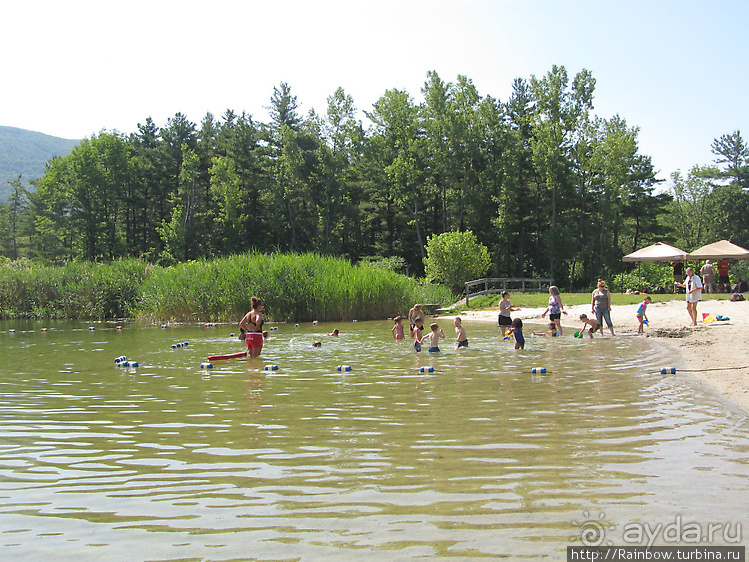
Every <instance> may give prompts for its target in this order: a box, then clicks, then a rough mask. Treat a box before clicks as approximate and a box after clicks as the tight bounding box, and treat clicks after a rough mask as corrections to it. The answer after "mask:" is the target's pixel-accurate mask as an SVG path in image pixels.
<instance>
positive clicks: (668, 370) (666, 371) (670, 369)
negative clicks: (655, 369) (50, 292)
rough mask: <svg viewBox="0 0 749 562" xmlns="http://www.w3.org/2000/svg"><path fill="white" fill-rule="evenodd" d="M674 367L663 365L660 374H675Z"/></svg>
mask: <svg viewBox="0 0 749 562" xmlns="http://www.w3.org/2000/svg"><path fill="white" fill-rule="evenodd" d="M675 374H676V367H663V368H662V369H661V375H675Z"/></svg>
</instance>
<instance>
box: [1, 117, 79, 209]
mask: <svg viewBox="0 0 749 562" xmlns="http://www.w3.org/2000/svg"><path fill="white" fill-rule="evenodd" d="M79 142H80V140H71V139H61V138H59V137H53V136H50V135H45V134H44V133H36V132H34V131H27V130H25V129H17V128H16V127H4V126H0V201H2V202H5V201H7V200H8V197H9V196H10V195H11V194H12V193H13V188H12V187H11V186H10V184H9V183H8V182H9V181H14V180H17V179H18V176H19V175H21V176H22V177H21V181H22V182H23V185H24V187H26V188H27V189H28V188H29V181H30V180H32V179H38V178H40V177H42V175H43V174H44V166H45V164H47V162H49V161H50V160H52V158H54V157H55V156H66V155H68V154H69V153H70V151H71V150H72V149H73V147H74V146H76V145H77V144H78V143H79Z"/></svg>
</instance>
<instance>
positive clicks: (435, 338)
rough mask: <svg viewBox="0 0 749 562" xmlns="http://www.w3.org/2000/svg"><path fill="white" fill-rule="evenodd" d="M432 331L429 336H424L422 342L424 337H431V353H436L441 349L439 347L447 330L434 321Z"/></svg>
mask: <svg viewBox="0 0 749 562" xmlns="http://www.w3.org/2000/svg"><path fill="white" fill-rule="evenodd" d="M429 327H430V328H431V330H432V331H431V332H430V333H429V335H428V336H424V338H422V343H423V340H424V339H427V338H428V339H429V353H435V352H437V351H439V350H440V348H439V342H440V339H441V338H444V337H446V336H445V332H443V331H442V328H440V327H439V326H438V325H437V323H436V322H434V323H433V324H432V325H431V326H429Z"/></svg>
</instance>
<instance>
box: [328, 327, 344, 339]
mask: <svg viewBox="0 0 749 562" xmlns="http://www.w3.org/2000/svg"><path fill="white" fill-rule="evenodd" d="M340 333H341V331H340V330H339V329H338V328H336V329H335V330H333V331H332V332H328V333H327V334H325V335H326V336H331V337H334V338H337V337H338V335H339V334H340Z"/></svg>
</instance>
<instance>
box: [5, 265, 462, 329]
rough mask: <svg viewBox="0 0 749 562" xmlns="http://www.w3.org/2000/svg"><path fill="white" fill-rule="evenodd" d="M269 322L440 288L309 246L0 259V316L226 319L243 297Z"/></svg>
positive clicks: (368, 306) (376, 313)
mask: <svg viewBox="0 0 749 562" xmlns="http://www.w3.org/2000/svg"><path fill="white" fill-rule="evenodd" d="M253 295H256V296H258V297H260V298H261V299H263V301H264V302H265V305H266V306H265V314H266V316H267V317H269V318H270V319H271V320H276V321H299V322H302V321H309V320H321V321H326V320H330V321H335V320H353V319H360V320H371V319H378V318H385V317H388V316H394V315H396V314H404V313H405V312H406V311H407V310H408V309H409V308H410V307H411V306H412V305H413V304H414V303H415V302H423V303H435V304H439V305H446V304H449V303H450V302H452V300H453V297H452V295H451V294H450V292H449V291H448V290H447V289H446V288H445V287H442V286H438V285H423V284H421V283H419V282H418V281H417V280H415V279H411V278H408V277H404V276H403V275H400V274H397V273H394V272H393V271H390V270H388V269H385V268H382V267H378V266H376V265H353V264H351V263H350V262H349V261H347V260H344V259H341V258H334V257H329V256H320V255H317V254H273V255H264V254H257V253H250V254H244V255H240V256H234V257H230V258H221V259H216V260H210V261H209V260H200V261H192V262H187V263H182V264H178V265H175V266H172V267H166V268H165V267H158V266H151V265H149V264H147V263H145V262H142V261H139V260H135V259H128V260H118V261H115V262H111V263H108V264H97V263H90V262H81V263H71V264H69V265H67V266H64V267H58V266H54V267H53V266H44V265H40V264H35V263H33V262H30V261H28V260H18V261H14V262H11V261H4V262H1V263H0V317H2V318H70V319H105V318H122V317H143V318H151V319H171V320H176V321H223V320H233V321H236V320H237V319H238V318H239V317H241V316H242V315H244V313H245V312H247V310H249V308H250V297H252V296H253Z"/></svg>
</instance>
